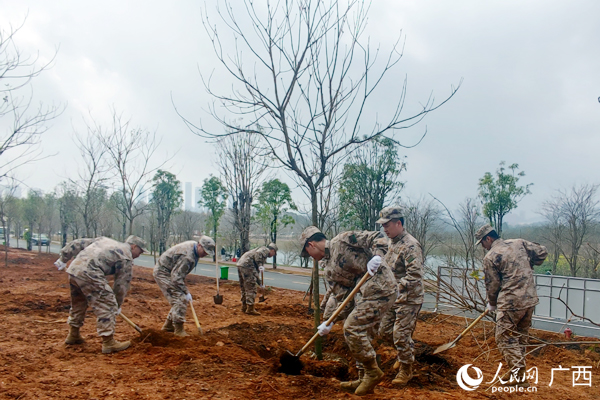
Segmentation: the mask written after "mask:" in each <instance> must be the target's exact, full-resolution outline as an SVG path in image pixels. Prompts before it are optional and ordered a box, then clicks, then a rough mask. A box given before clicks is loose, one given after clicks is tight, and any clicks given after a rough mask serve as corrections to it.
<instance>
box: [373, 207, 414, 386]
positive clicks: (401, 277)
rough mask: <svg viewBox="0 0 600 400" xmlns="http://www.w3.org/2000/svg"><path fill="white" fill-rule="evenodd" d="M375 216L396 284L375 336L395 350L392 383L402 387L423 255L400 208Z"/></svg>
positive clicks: (411, 344)
mask: <svg viewBox="0 0 600 400" xmlns="http://www.w3.org/2000/svg"><path fill="white" fill-rule="evenodd" d="M379 216H380V219H379V220H377V223H378V224H381V225H382V226H383V230H384V232H385V234H386V235H387V236H388V238H389V239H390V241H389V249H388V252H387V255H386V256H385V260H384V263H385V264H386V265H388V266H389V267H390V268H391V269H392V271H393V273H394V276H395V278H396V283H397V285H398V298H397V299H396V302H395V303H394V306H393V307H392V308H391V309H390V310H389V311H388V312H387V313H386V315H385V316H384V317H383V320H382V321H381V326H380V327H379V335H380V336H381V337H382V338H383V339H384V340H386V341H387V342H389V343H393V344H394V346H395V347H396V350H397V351H398V355H397V361H398V363H399V364H400V370H399V371H398V374H397V375H396V377H395V378H394V380H392V383H393V384H395V385H399V386H404V385H406V384H407V383H408V381H409V380H410V379H411V378H412V377H413V372H412V364H413V363H414V362H415V343H414V342H413V340H412V335H413V333H414V331H415V328H416V326H417V317H418V316H419V311H420V310H421V306H422V305H423V298H424V290H423V252H422V250H421V245H420V244H419V242H418V241H417V239H415V238H414V237H413V236H412V235H410V234H409V233H408V232H406V231H405V230H404V213H403V211H402V208H400V207H386V208H384V209H383V210H381V212H380V213H379Z"/></svg>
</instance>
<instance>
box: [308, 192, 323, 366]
mask: <svg viewBox="0 0 600 400" xmlns="http://www.w3.org/2000/svg"><path fill="white" fill-rule="evenodd" d="M310 200H311V205H312V223H313V225H314V226H317V227H318V223H319V221H318V218H317V192H316V190H314V189H311V191H310ZM319 229H320V228H319ZM312 282H313V283H312V285H313V301H314V303H315V308H314V310H315V313H314V326H315V331H316V330H317V328H318V327H319V325H321V299H320V297H319V262H318V261H317V260H315V259H313V274H312ZM315 354H316V355H317V359H319V360H322V359H323V348H322V344H321V337H320V336H319V337H317V339H316V340H315Z"/></svg>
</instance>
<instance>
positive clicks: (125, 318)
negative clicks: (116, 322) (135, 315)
mask: <svg viewBox="0 0 600 400" xmlns="http://www.w3.org/2000/svg"><path fill="white" fill-rule="evenodd" d="M119 315H120V316H121V318H123V319H124V320H125V322H127V323H128V324H129V325H131V327H132V328H133V329H135V330H136V331H138V333H139V334H140V335H141V334H142V328H140V327H139V326H137V325H136V324H134V323H133V321H131V320H130V319H129V318H127V317H126V316H124V315H123V313H120V314H119Z"/></svg>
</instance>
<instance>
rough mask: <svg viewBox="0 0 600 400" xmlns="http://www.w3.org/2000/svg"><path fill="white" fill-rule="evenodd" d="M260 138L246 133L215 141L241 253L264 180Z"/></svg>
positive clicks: (247, 244) (247, 246)
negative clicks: (254, 204)
mask: <svg viewBox="0 0 600 400" xmlns="http://www.w3.org/2000/svg"><path fill="white" fill-rule="evenodd" d="M259 142H260V137H259V136H258V135H256V134H253V133H249V132H240V133H237V134H235V135H231V136H226V137H224V138H222V139H220V140H219V141H218V150H217V151H218V160H219V161H218V164H219V169H220V171H221V176H222V177H223V180H224V182H225V186H226V187H227V191H228V192H229V196H230V197H231V200H232V204H233V207H232V208H233V217H234V219H233V223H234V226H235V228H236V229H237V231H238V232H239V236H240V238H239V243H240V249H241V252H242V254H244V253H245V252H247V251H248V250H250V225H251V222H252V202H253V201H254V196H255V195H256V194H257V191H258V189H259V187H260V185H261V183H262V182H263V180H264V176H263V175H264V172H265V171H266V169H267V165H268V159H267V156H266V155H265V154H264V153H265V152H264V151H263V150H261V149H260V148H259V146H258V144H259Z"/></svg>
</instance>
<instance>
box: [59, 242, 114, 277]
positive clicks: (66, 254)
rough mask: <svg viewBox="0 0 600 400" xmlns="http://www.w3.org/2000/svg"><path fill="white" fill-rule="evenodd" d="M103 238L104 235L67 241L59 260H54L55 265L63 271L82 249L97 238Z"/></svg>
mask: <svg viewBox="0 0 600 400" xmlns="http://www.w3.org/2000/svg"><path fill="white" fill-rule="evenodd" d="M103 238H104V237H103V236H99V237H97V238H81V239H75V240H73V241H72V242H70V243H67V244H66V245H65V247H63V248H62V249H61V250H60V257H58V260H56V261H55V262H54V265H55V266H56V268H58V270H59V271H62V270H63V269H65V268H66V266H67V263H68V262H69V260H72V259H73V258H75V257H77V254H79V253H80V252H81V250H83V249H85V248H86V247H88V246H89V245H90V244H92V243H94V242H95V241H96V240H99V239H103Z"/></svg>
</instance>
